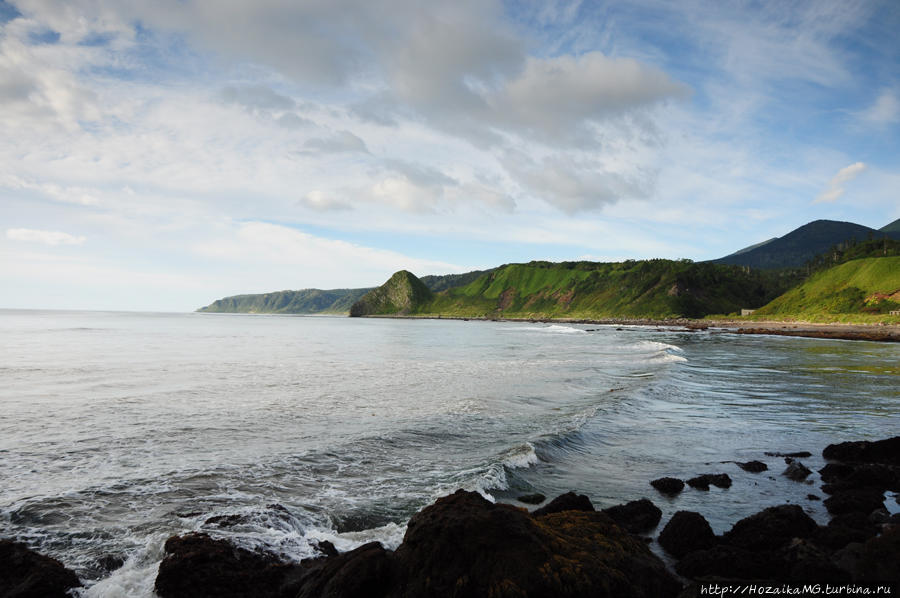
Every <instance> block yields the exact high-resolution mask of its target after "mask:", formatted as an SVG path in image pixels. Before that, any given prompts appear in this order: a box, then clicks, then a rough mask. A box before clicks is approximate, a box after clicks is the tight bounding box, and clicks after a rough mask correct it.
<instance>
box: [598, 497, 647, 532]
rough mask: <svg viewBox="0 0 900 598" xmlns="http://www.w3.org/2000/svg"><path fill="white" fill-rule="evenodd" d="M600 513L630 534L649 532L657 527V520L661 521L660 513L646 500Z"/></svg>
mask: <svg viewBox="0 0 900 598" xmlns="http://www.w3.org/2000/svg"><path fill="white" fill-rule="evenodd" d="M601 513H606V514H607V515H609V518H610V519H612V520H613V521H615V522H616V523H618V524H619V526H621V527H624V528H625V529H626V530H628V531H629V532H631V533H632V534H642V533H644V532H649V531H650V530H652V529H653V528H654V527H656V526H657V525H659V520H660V519H662V511H661V510H660V509H659V507H657V506H656V505H654V504H653V503H652V502H651V501H650V500H649V499H647V498H642V499H640V500H633V501H631V502H629V503H626V504H624V505H616V506H614V507H609V508H607V509H603V510H602V511H601Z"/></svg>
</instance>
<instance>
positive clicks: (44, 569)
mask: <svg viewBox="0 0 900 598" xmlns="http://www.w3.org/2000/svg"><path fill="white" fill-rule="evenodd" d="M79 587H81V582H80V581H79V580H78V576H77V575H75V573H74V572H72V571H70V570H69V569H66V568H65V567H64V566H63V564H62V563H60V562H59V561H57V560H56V559H52V558H50V557H48V556H44V555H42V554H38V553H37V552H35V551H33V550H31V549H30V548H28V547H27V546H25V545H24V544H20V543H18V542H13V541H12V540H0V596H3V598H65V597H67V596H70V594H69V593H68V592H69V590H70V589H72V588H79Z"/></svg>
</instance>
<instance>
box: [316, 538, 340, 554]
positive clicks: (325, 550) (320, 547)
mask: <svg viewBox="0 0 900 598" xmlns="http://www.w3.org/2000/svg"><path fill="white" fill-rule="evenodd" d="M314 548H315V549H316V550H317V551H319V552H320V553H321V554H322V556H326V557H331V556H337V555H338V554H339V553H338V551H337V548H335V547H334V544H332V543H331V542H329V541H328V540H319V541H318V542H316V543H315V545H314Z"/></svg>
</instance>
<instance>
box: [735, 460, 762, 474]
mask: <svg viewBox="0 0 900 598" xmlns="http://www.w3.org/2000/svg"><path fill="white" fill-rule="evenodd" d="M737 465H738V467H740V468H741V469H743V470H744V471H749V472H750V473H760V472H762V471H766V470H767V469H769V466H768V465H766V464H765V463H763V462H762V461H747V462H746V463H740V462H738V464H737Z"/></svg>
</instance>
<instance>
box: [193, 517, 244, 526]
mask: <svg viewBox="0 0 900 598" xmlns="http://www.w3.org/2000/svg"><path fill="white" fill-rule="evenodd" d="M248 521H249V519H248V517H247V516H246V515H215V516H214V517H210V518H208V519H207V520H206V521H204V522H203V525H215V526H217V527H224V528H229V527H235V526H237V525H241V524H245V523H248Z"/></svg>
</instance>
